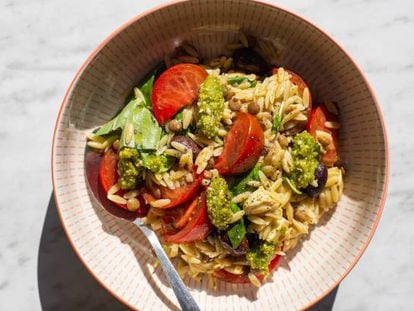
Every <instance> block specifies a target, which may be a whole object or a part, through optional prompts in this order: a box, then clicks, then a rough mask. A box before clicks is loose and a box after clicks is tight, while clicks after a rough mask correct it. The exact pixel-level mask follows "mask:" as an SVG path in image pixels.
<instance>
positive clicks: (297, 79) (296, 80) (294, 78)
mask: <svg viewBox="0 0 414 311" xmlns="http://www.w3.org/2000/svg"><path fill="white" fill-rule="evenodd" d="M278 69H279V68H278V67H276V68H273V69H272V74H276V73H277V70H278ZM284 70H285V71H286V72H287V73H289V74H290V82H292V83H293V84H294V85H296V86H297V87H298V91H299V95H300V96H302V95H303V91H304V89H306V88H307V89H308V90H309V107H308V110H309V111H311V109H312V95H311V92H310V88H309V87H308V85H307V83H306V82H305V81H304V80H303V79H302V77H301V76H299V75H298V74H297V73H296V72H294V71H292V70H289V69H284Z"/></svg>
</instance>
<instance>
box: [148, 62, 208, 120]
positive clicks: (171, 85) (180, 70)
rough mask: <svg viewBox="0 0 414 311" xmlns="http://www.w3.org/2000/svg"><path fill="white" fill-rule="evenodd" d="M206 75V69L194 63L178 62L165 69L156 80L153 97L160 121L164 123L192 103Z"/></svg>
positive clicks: (154, 110)
mask: <svg viewBox="0 0 414 311" xmlns="http://www.w3.org/2000/svg"><path fill="white" fill-rule="evenodd" d="M206 77H207V72H206V71H205V69H204V68H202V67H200V66H197V65H194V64H178V65H175V66H173V67H171V68H169V69H167V70H166V71H164V72H163V73H162V74H161V75H160V76H159V78H158V79H157V80H156V81H155V83H154V88H153V91H152V97H151V101H152V111H153V112H154V116H155V118H156V119H157V121H158V123H159V124H161V125H163V124H164V123H165V122H167V121H168V120H170V119H171V118H172V117H174V116H175V115H176V114H177V112H178V111H180V110H181V109H182V108H183V107H185V106H188V105H191V104H192V103H193V102H194V100H195V99H196V98H197V96H198V90H199V88H200V85H201V83H203V81H204V80H205V78H206Z"/></svg>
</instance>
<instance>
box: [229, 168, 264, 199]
mask: <svg viewBox="0 0 414 311" xmlns="http://www.w3.org/2000/svg"><path fill="white" fill-rule="evenodd" d="M259 170H260V166H259V165H258V164H256V166H255V167H254V168H253V169H252V170H251V171H250V172H248V173H247V174H246V175H244V176H243V177H241V178H239V179H237V180H236V181H235V183H234V184H233V186H232V187H231V189H230V191H231V192H232V194H233V195H234V196H236V195H238V194H240V193H243V192H246V191H248V190H250V189H251V187H250V186H249V185H248V184H247V183H248V182H249V181H252V180H259Z"/></svg>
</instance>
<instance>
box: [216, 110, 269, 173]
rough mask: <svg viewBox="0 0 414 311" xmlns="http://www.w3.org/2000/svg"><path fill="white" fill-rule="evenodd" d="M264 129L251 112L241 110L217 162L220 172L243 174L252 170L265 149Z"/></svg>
mask: <svg viewBox="0 0 414 311" xmlns="http://www.w3.org/2000/svg"><path fill="white" fill-rule="evenodd" d="M263 144H264V134H263V129H262V127H261V125H260V123H259V121H258V120H257V119H256V117H254V116H252V115H251V114H248V113H244V112H240V113H239V114H238V115H237V117H236V120H235V121H234V123H233V125H232V127H231V128H230V131H229V132H228V134H227V136H226V138H225V139H224V149H223V152H222V153H221V155H220V156H219V158H218V159H217V162H216V166H215V167H216V169H217V170H218V171H219V173H220V174H223V175H229V174H241V173H244V172H246V171H248V170H250V169H251V168H252V167H253V166H254V165H255V164H256V162H257V160H258V159H259V157H260V154H261V153H262V150H263Z"/></svg>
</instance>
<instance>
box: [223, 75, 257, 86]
mask: <svg viewBox="0 0 414 311" xmlns="http://www.w3.org/2000/svg"><path fill="white" fill-rule="evenodd" d="M245 81H248V82H249V83H250V87H255V86H256V84H257V81H256V80H251V79H249V78H247V77H241V76H235V77H230V78H228V79H227V83H228V84H231V85H234V84H241V83H243V82H245Z"/></svg>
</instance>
